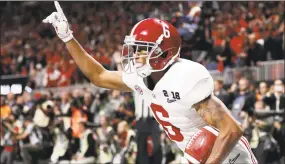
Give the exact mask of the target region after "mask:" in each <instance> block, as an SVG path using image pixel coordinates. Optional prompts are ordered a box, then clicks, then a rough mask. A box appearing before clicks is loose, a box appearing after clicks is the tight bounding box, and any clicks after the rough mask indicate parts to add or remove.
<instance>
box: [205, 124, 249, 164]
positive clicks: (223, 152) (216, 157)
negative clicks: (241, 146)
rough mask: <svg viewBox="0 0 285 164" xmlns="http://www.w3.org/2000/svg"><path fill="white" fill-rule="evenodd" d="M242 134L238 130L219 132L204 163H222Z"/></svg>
mask: <svg viewBox="0 0 285 164" xmlns="http://www.w3.org/2000/svg"><path fill="white" fill-rule="evenodd" d="M242 134H243V133H242V131H241V130H239V129H237V130H228V131H224V132H223V131H220V133H219V135H218V137H217V139H216V141H215V144H214V146H213V148H212V151H211V154H210V156H209V158H208V160H207V162H206V163H211V164H216V163H222V162H223V161H224V159H225V158H226V157H227V156H228V154H229V152H230V151H231V150H232V148H233V147H234V146H235V145H236V143H237V142H238V141H239V139H240V137H241V136H242Z"/></svg>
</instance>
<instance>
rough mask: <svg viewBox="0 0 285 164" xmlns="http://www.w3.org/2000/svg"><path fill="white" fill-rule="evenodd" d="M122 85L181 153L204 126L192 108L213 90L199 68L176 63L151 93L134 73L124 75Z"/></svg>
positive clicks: (207, 77)
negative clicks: (141, 101)
mask: <svg viewBox="0 0 285 164" xmlns="http://www.w3.org/2000/svg"><path fill="white" fill-rule="evenodd" d="M123 81H124V82H125V83H126V85H127V86H128V87H129V88H131V89H133V90H134V91H135V92H138V93H139V94H140V95H141V96H142V97H143V99H144V101H145V103H146V104H147V105H149V107H150V109H151V110H152V113H153V116H154V117H155V119H156V120H157V121H158V122H159V123H160V124H161V126H162V127H163V128H164V130H165V132H166V133H167V135H168V136H169V138H170V139H171V140H172V141H174V142H176V143H177V145H178V147H179V148H180V149H181V150H182V151H184V149H185V147H186V144H187V142H188V141H189V140H190V138H191V136H192V135H193V134H194V133H195V132H196V131H197V130H198V129H200V128H202V127H204V126H205V125H206V122H205V121H204V120H203V119H202V118H201V117H200V116H199V115H198V113H197V112H196V110H195V109H194V108H193V107H192V106H193V104H195V103H198V102H200V101H201V100H203V99H205V98H206V97H208V96H209V95H210V94H212V92H213V89H214V83H213V79H212V76H211V75H210V73H209V72H208V70H207V69H206V68H205V67H204V66H202V65H201V64H199V63H196V62H193V61H190V60H185V59H179V60H178V61H177V62H175V63H174V64H173V65H172V66H171V67H170V68H169V70H168V71H167V72H166V73H165V75H164V76H163V77H162V78H161V79H160V81H159V82H158V83H157V84H156V86H155V88H154V89H153V90H152V91H151V90H149V89H148V88H147V87H146V85H145V83H144V82H143V78H141V77H140V76H138V75H137V73H136V72H133V73H125V72H124V73H123Z"/></svg>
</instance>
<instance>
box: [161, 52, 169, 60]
mask: <svg viewBox="0 0 285 164" xmlns="http://www.w3.org/2000/svg"><path fill="white" fill-rule="evenodd" d="M167 53H168V51H165V52H163V53H162V54H161V55H160V56H161V57H162V58H163V59H165V58H166V57H167Z"/></svg>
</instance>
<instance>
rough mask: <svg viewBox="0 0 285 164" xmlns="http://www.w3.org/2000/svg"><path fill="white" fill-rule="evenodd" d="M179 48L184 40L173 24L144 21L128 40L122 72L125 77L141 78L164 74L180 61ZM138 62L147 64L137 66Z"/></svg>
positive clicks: (152, 20)
mask: <svg viewBox="0 0 285 164" xmlns="http://www.w3.org/2000/svg"><path fill="white" fill-rule="evenodd" d="M166 27H167V28H166ZM165 28H166V29H165ZM165 31H166V32H165ZM180 47H181V38H180V36H179V34H178V32H177V30H176V29H175V27H173V26H172V25H171V24H169V23H167V22H165V21H162V20H159V19H155V18H150V19H145V20H142V21H141V22H139V23H137V24H136V25H135V26H134V28H133V29H132V32H131V34H130V35H129V36H126V37H125V40H124V45H123V48H122V57H121V61H122V66H123V69H124V71H125V72H126V73H133V72H134V71H136V72H137V74H138V75H139V76H141V77H146V76H149V75H150V74H151V73H152V72H158V71H163V70H165V69H166V68H167V67H168V66H169V65H171V64H172V63H173V62H174V61H175V60H177V59H178V58H179V53H180ZM139 58H142V60H140V61H144V62H143V63H138V62H137V61H138V60H139ZM142 64H144V65H142Z"/></svg>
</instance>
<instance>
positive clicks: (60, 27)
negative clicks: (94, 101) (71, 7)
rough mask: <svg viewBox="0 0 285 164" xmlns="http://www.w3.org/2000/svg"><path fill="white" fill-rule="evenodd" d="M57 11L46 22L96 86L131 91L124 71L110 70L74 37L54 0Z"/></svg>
mask: <svg viewBox="0 0 285 164" xmlns="http://www.w3.org/2000/svg"><path fill="white" fill-rule="evenodd" d="M54 4H55V7H56V10H57V12H53V13H52V14H51V15H49V16H48V17H47V18H46V19H44V20H43V22H44V23H51V24H52V25H53V26H54V28H55V30H56V33H57V35H58V37H59V38H60V39H61V40H62V41H63V42H65V43H66V47H67V49H68V51H69V53H70V54H71V56H72V57H73V59H74V60H75V63H76V64H77V65H78V66H79V68H80V70H81V71H82V72H83V73H84V74H85V76H86V77H87V78H88V79H89V80H90V81H91V82H92V83H93V84H95V85H96V86H98V87H102V88H108V89H117V90H121V91H131V89H130V88H129V87H128V86H127V85H126V84H125V83H124V82H123V80H122V73H121V72H119V71H108V70H106V69H105V68H104V67H103V66H102V65H101V64H100V63H99V62H97V61H96V60H95V59H94V58H92V57H91V56H90V55H89V54H88V53H87V52H86V51H85V50H84V49H83V48H82V46H81V45H80V44H79V43H78V42H77V40H76V39H75V38H74V37H73V35H72V31H71V30H70V29H69V26H68V21H67V19H66V17H65V15H64V13H63V11H62V9H61V7H60V5H59V3H58V2H57V1H55V2H54Z"/></svg>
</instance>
